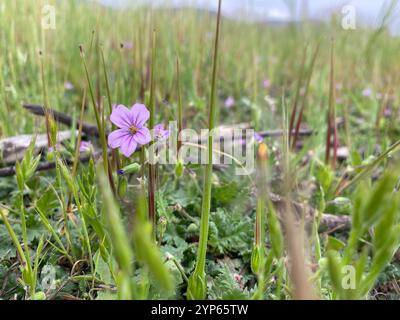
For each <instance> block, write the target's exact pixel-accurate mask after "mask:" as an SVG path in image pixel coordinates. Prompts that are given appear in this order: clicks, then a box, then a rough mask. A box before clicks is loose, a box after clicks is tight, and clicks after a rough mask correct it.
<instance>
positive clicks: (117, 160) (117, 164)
mask: <svg viewBox="0 0 400 320" xmlns="http://www.w3.org/2000/svg"><path fill="white" fill-rule="evenodd" d="M100 53H101V61H102V64H103V72H104V79H105V84H106V92H107V102H108V109H109V115H111V113H112V111H113V110H112V100H111V91H110V84H109V81H108V73H107V68H106V62H105V58H104V51H103V48H102V47H100ZM116 129H117V126H116V125H115V124H114V123H112V131H114V130H116ZM111 152H112V156H113V159H115V167H116V168H117V170H119V169H121V162H120V157H119V151H118V149H113V150H112V151H111Z"/></svg>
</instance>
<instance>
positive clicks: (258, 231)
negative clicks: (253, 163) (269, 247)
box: [251, 143, 268, 299]
mask: <svg viewBox="0 0 400 320" xmlns="http://www.w3.org/2000/svg"><path fill="white" fill-rule="evenodd" d="M257 158H258V159H257V162H258V166H257V167H258V168H257V209H256V225H255V244H254V247H253V253H252V261H251V267H252V270H253V272H254V273H255V274H256V275H257V277H258V287H257V291H256V293H255V294H254V297H253V298H254V299H262V298H263V293H264V288H265V277H264V275H265V227H266V219H265V217H266V208H267V192H268V191H267V160H268V151H267V146H266V144H264V143H262V144H261V145H260V146H259V148H258V157H257Z"/></svg>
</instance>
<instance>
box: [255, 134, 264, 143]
mask: <svg viewBox="0 0 400 320" xmlns="http://www.w3.org/2000/svg"><path fill="white" fill-rule="evenodd" d="M254 140H255V141H256V142H257V143H262V142H264V137H263V136H262V135H261V134H259V133H257V132H256V133H255V134H254Z"/></svg>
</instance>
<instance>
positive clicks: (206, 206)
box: [188, 0, 222, 299]
mask: <svg viewBox="0 0 400 320" xmlns="http://www.w3.org/2000/svg"><path fill="white" fill-rule="evenodd" d="M221 3H222V0H219V3H218V16H217V30H216V36H215V44H214V59H213V71H212V83H211V96H210V106H209V130H210V132H209V136H208V163H207V165H206V168H205V172H204V187H203V201H202V209H201V223H200V239H199V250H198V254H197V262H196V268H195V271H194V274H193V275H192V276H191V281H189V287H188V297H189V298H194V299H204V298H205V295H206V286H205V263H206V254H207V242H208V229H209V216H210V207H211V187H212V185H211V182H212V171H213V137H212V132H211V131H212V130H213V129H214V128H215V116H216V108H215V96H216V84H217V65H218V64H217V62H218V44H219V34H220V23H221ZM192 281H193V285H192V286H191V284H192V283H191V282H192ZM196 282H197V283H196ZM200 283H201V286H203V287H202V288H201V289H202V290H198V289H196V287H197V288H200Z"/></svg>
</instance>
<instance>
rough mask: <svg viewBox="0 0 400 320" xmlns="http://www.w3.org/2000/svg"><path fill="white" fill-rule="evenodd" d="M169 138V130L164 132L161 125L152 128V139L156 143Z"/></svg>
mask: <svg viewBox="0 0 400 320" xmlns="http://www.w3.org/2000/svg"><path fill="white" fill-rule="evenodd" d="M168 137H169V130H165V128H164V125H163V124H162V123H160V124H157V125H155V126H154V139H155V140H156V141H163V140H165V139H167V138H168Z"/></svg>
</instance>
